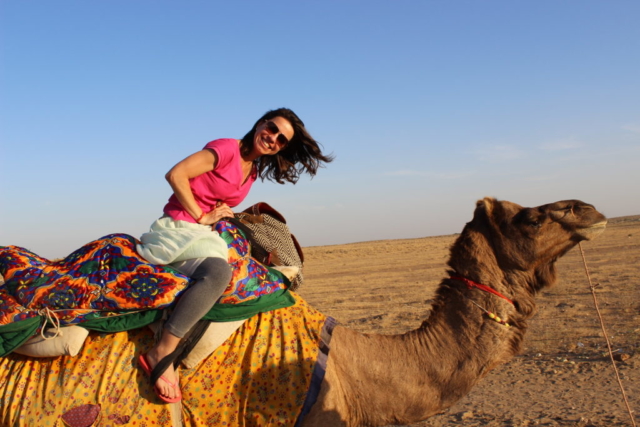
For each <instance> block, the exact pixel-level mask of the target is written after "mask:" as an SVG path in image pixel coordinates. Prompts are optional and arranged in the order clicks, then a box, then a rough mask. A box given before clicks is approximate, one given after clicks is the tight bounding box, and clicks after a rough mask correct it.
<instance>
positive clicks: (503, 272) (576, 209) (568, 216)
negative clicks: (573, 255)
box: [449, 198, 607, 293]
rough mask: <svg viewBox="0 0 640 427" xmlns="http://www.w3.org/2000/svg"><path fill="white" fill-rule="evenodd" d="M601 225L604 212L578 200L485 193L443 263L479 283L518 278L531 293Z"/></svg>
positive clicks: (552, 276) (551, 277)
mask: <svg viewBox="0 0 640 427" xmlns="http://www.w3.org/2000/svg"><path fill="white" fill-rule="evenodd" d="M606 224H607V220H606V218H605V217H604V215H602V214H601V213H600V212H598V211H597V210H596V209H595V208H594V207H593V206H592V205H590V204H588V203H584V202H581V201H580V200H563V201H560V202H555V203H550V204H546V205H542V206H538V207H535V208H524V207H522V206H520V205H518V204H515V203H511V202H507V201H499V200H496V199H494V198H485V199H482V200H479V201H478V202H477V204H476V210H475V212H474V216H473V219H472V220H471V222H469V223H467V225H466V226H465V228H464V230H463V231H462V233H461V235H460V237H459V238H458V240H457V241H456V242H455V243H454V245H453V247H452V249H451V255H452V256H451V259H450V261H449V266H451V267H452V268H453V269H454V270H455V272H456V273H457V274H462V275H465V276H466V277H469V278H470V279H472V280H479V281H481V282H488V283H494V284H495V283H496V282H497V283H504V284H505V285H506V284H507V283H513V282H514V281H518V282H521V281H522V280H521V279H524V280H525V281H526V283H528V288H529V291H531V292H532V293H535V292H537V291H538V290H540V289H541V288H543V287H545V286H549V285H551V284H552V283H553V282H554V281H555V268H554V264H555V261H556V260H557V259H558V258H559V257H561V256H562V255H564V254H565V253H566V252H567V251H569V250H570V249H571V248H573V247H574V246H575V245H577V244H578V243H579V242H580V241H582V240H590V239H593V238H594V237H596V236H597V235H598V234H600V233H602V231H604V228H605V226H606ZM516 278H517V279H518V280H515V279H516Z"/></svg>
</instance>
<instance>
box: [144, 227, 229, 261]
mask: <svg viewBox="0 0 640 427" xmlns="http://www.w3.org/2000/svg"><path fill="white" fill-rule="evenodd" d="M140 242H141V244H139V245H137V249H138V253H139V254H140V255H141V256H142V257H143V258H144V259H146V260H147V261H149V262H151V263H153V264H160V265H165V264H170V263H172V262H178V261H183V260H185V259H192V258H209V257H213V258H222V259H224V260H227V259H229V250H228V246H227V243H226V242H225V241H224V240H223V239H222V237H220V235H219V234H218V233H217V232H216V231H214V230H212V229H211V226H210V225H201V224H195V223H192V222H187V221H180V220H178V221H176V220H173V219H172V218H171V217H162V218H160V219H158V220H156V221H155V222H154V223H153V224H151V229H150V230H149V232H148V233H144V234H143V235H142V236H141V237H140Z"/></svg>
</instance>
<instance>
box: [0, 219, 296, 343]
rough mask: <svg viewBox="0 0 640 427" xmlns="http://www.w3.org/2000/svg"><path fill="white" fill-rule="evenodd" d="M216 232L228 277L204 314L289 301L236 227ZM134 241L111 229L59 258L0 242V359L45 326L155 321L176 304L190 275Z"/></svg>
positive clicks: (221, 316)
mask: <svg viewBox="0 0 640 427" xmlns="http://www.w3.org/2000/svg"><path fill="white" fill-rule="evenodd" d="M215 229H216V231H217V232H218V233H219V234H220V236H221V237H222V238H223V239H224V240H225V242H226V243H227V245H228V248H229V259H228V260H229V264H230V265H231V267H232V271H233V275H232V279H231V281H230V283H229V286H228V287H227V289H226V290H225V292H224V294H223V295H222V297H221V298H220V300H219V301H218V303H217V304H215V305H214V307H213V308H212V309H211V311H210V312H209V313H208V314H207V315H206V316H205V319H208V320H212V321H231V320H240V319H247V318H249V317H251V316H253V315H254V314H256V313H261V312H266V311H269V310H273V309H276V308H282V307H288V306H291V305H292V304H293V303H294V300H293V298H292V297H291V295H290V293H289V291H288V287H289V285H290V284H289V281H288V279H287V278H286V277H284V275H283V274H282V273H280V272H279V271H276V270H274V269H271V268H269V267H266V266H264V265H262V264H260V263H259V262H257V261H256V260H255V259H253V258H251V256H250V253H251V248H250V244H249V242H248V241H247V239H246V238H245V236H244V235H243V233H242V231H241V230H239V229H238V228H237V227H236V226H235V225H233V224H232V223H230V222H227V221H220V222H218V223H217V224H216V226H215ZM138 243H139V242H138V241H137V239H135V238H134V237H132V236H130V235H127V234H110V235H108V236H105V237H102V238H100V239H98V240H94V241H92V242H90V243H88V244H86V245H84V246H83V247H82V248H80V249H78V250H77V251H75V252H73V253H72V254H70V255H69V256H67V257H66V258H64V259H62V260H58V261H50V260H48V259H45V258H42V257H40V256H38V255H36V254H34V253H33V252H31V251H29V250H27V249H24V248H21V247H18V246H0V274H2V276H3V277H4V283H3V284H0V356H3V355H5V354H7V353H9V352H11V351H12V350H13V349H15V348H17V347H19V346H20V345H21V344H22V343H23V342H25V341H26V340H27V339H29V338H30V337H31V336H33V335H34V334H36V333H38V332H40V330H41V329H42V328H43V327H44V326H45V325H46V324H48V323H52V324H54V325H56V326H58V325H60V326H66V325H74V324H80V325H81V326H83V327H85V328H87V329H93V330H97V331H101V332H117V331H125V330H130V329H134V328H138V327H142V326H145V325H148V324H150V323H152V322H154V321H156V320H158V319H160V318H161V317H162V309H164V308H167V307H170V306H172V305H173V304H174V302H175V301H176V299H177V298H179V297H180V295H181V294H182V293H183V292H184V290H185V289H187V287H188V286H189V283H190V279H189V277H187V276H184V275H183V274H181V273H180V272H178V271H177V270H175V269H173V268H171V267H169V266H160V265H154V264H151V263H149V262H147V261H146V260H145V259H144V258H142V257H141V256H140V255H139V254H138V253H137V252H136V244H138Z"/></svg>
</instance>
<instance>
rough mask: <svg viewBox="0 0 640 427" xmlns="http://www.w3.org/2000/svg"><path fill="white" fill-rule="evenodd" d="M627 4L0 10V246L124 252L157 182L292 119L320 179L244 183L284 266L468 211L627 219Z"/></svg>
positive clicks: (632, 52) (27, 4)
mask: <svg viewBox="0 0 640 427" xmlns="http://www.w3.org/2000/svg"><path fill="white" fill-rule="evenodd" d="M638 16H640V3H639V2H637V1H624V0H617V1H615V2H607V1H588V0H587V1H562V2H558V1H545V0H537V1H535V2H534V1H521V2H514V1H511V0H508V1H457V0H452V1H417V0H416V1H402V0H397V1H391V0H389V1H356V0H354V1H322V2H308V1H275V2H258V1H238V2H217V1H184V2H170V1H162V0H160V1H137V0H134V1H131V0H127V1H120V0H110V1H88V0H83V1H65V0H56V1H43V0H34V1H11V0H7V1H3V2H1V3H0V43H1V46H0V65H1V71H0V168H1V170H2V175H1V176H2V177H1V178H0V179H1V180H2V181H1V183H2V185H0V207H1V209H0V221H1V222H2V224H3V225H2V227H0V245H7V244H14V245H18V246H23V247H26V248H28V249H31V250H32V251H34V252H36V253H38V254H40V255H42V256H45V257H49V258H55V257H63V256H66V255H67V254H69V253H70V252H71V251H73V250H75V249H77V248H79V247H80V246H82V245H83V244H85V243H87V242H89V241H91V240H93V239H96V238H99V237H101V236H103V235H105V234H109V233H114V232H123V233H128V234H132V235H134V236H139V235H140V234H142V233H143V232H145V231H146V230H147V228H148V226H149V224H150V223H151V222H152V221H153V220H154V219H156V218H157V217H158V216H159V215H160V214H161V211H162V207H163V206H164V204H165V202H166V200H167V199H168V197H169V196H170V193H171V190H170V187H169V186H168V184H167V183H166V182H165V180H164V174H165V173H166V172H167V171H168V170H169V169H170V168H171V167H172V166H173V165H174V164H175V163H176V162H178V161H179V160H181V159H182V158H184V157H186V156H187V155H189V154H191V153H193V152H195V151H198V150H199V149H201V148H202V146H204V144H206V143H207V142H208V141H210V140H213V139H216V138H221V137H236V138H240V137H242V136H243V135H244V134H245V133H246V132H247V131H248V130H249V128H250V127H251V126H252V125H253V123H254V122H255V120H256V119H257V118H258V117H259V116H260V115H262V114H263V113H264V112H265V111H267V110H269V109H273V108H277V107H281V106H286V107H289V108H292V109H293V110H294V111H296V113H298V115H299V116H300V117H301V118H302V119H303V120H304V121H305V123H306V125H307V128H308V130H309V131H310V133H311V134H312V135H313V136H314V137H315V138H316V139H318V140H319V141H320V142H321V143H322V144H323V146H324V148H325V150H326V151H327V152H332V153H334V154H335V155H336V160H335V161H334V162H333V163H331V164H330V165H328V167H327V168H326V169H322V170H320V171H319V173H318V175H317V176H316V177H315V178H314V179H313V180H310V179H308V178H303V179H302V180H301V181H300V182H299V183H298V184H297V185H295V186H293V185H284V186H281V185H278V184H273V183H270V182H264V183H260V182H258V183H256V185H255V186H254V188H253V190H252V192H251V194H250V195H249V197H248V198H247V199H246V200H245V202H244V203H243V204H242V205H240V206H239V208H240V209H243V208H245V207H247V206H249V205H251V204H253V203H255V202H258V201H266V202H268V203H270V204H271V205H272V206H274V207H276V208H277V209H279V210H280V211H281V212H282V213H283V214H284V215H285V216H286V217H287V219H288V221H289V225H290V227H291V229H292V231H293V232H294V233H295V234H296V235H297V236H298V238H299V240H300V242H301V244H302V245H303V246H316V245H330V244H341V243H349V242H358V241H367V240H380V239H394V238H412V237H424V236H433V235H442V234H451V233H455V232H459V231H460V230H461V229H462V227H463V226H464V224H465V223H466V222H467V221H469V220H470V219H471V216H472V213H473V208H474V205H475V202H476V200H477V199H479V198H482V197H484V196H494V197H497V198H499V199H506V200H510V201H513V202H516V203H519V204H522V205H526V206H537V205H540V204H544V203H548V202H553V201H556V200H562V199H570V198H577V199H582V200H584V201H587V202H589V203H593V204H595V205H596V207H597V208H598V209H600V210H601V211H602V212H604V213H605V214H606V215H608V216H611V217H614V216H622V215H635V214H640V197H639V196H638V194H640V193H639V192H638V188H637V187H638V183H640V167H639V166H640V84H639V83H640V81H639V80H640V78H639V77H638V76H640V55H639V54H638V52H640V25H638V23H637V17H638Z"/></svg>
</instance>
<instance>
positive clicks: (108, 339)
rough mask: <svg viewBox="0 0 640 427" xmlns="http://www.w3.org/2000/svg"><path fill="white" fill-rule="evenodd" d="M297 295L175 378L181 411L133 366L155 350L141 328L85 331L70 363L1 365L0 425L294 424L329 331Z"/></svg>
mask: <svg viewBox="0 0 640 427" xmlns="http://www.w3.org/2000/svg"><path fill="white" fill-rule="evenodd" d="M294 296H295V299H296V301H297V302H296V304H295V305H293V306H291V307H287V308H282V309H278V310H275V311H270V312H267V313H260V314H257V315H255V316H254V317H252V318H250V319H249V320H247V321H246V322H245V323H244V325H243V326H241V327H240V329H239V330H238V331H237V332H236V333H235V334H234V335H232V336H231V337H230V338H229V339H228V340H227V341H226V342H225V343H224V344H222V346H221V347H220V348H218V349H217V350H216V351H215V352H213V353H212V354H211V355H210V356H209V357H208V358H206V359H204V360H203V361H202V362H201V363H200V364H199V365H198V366H197V367H195V368H194V369H190V370H184V369H183V370H180V371H179V376H180V387H181V389H182V394H183V396H184V398H183V400H182V403H181V405H182V407H181V408H180V407H179V406H178V407H175V406H174V405H167V404H163V403H162V402H161V401H160V400H159V399H158V398H157V397H156V396H155V394H154V392H153V389H152V387H151V386H150V385H149V381H148V378H147V377H146V376H145V374H144V372H143V370H142V369H141V368H140V366H139V365H138V362H137V360H138V356H139V355H140V354H141V353H145V352H147V351H148V350H149V348H151V346H152V345H153V337H152V334H151V332H150V331H149V330H148V328H143V329H137V330H133V331H129V332H121V333H115V334H101V333H96V332H91V333H90V335H89V337H88V338H87V341H85V344H84V347H83V349H82V351H81V353H80V354H79V355H78V356H75V357H70V356H64V357H57V358H48V359H34V358H29V357H25V356H20V355H17V354H10V355H8V356H6V357H4V358H0V384H2V385H3V386H2V387H1V388H0V425H3V426H4V425H6V426H57V425H63V423H62V422H61V421H60V420H61V418H64V419H65V420H69V419H74V418H79V417H82V418H83V420H84V421H83V422H84V424H82V425H93V426H97V427H100V426H103V427H104V426H117V425H124V424H126V425H135V426H159V427H170V426H173V425H184V426H202V427H205V426H225V425H226V426H246V427H251V426H256V427H258V426H259V427H265V426H293V425H294V424H295V423H296V420H297V419H298V417H299V416H300V414H301V413H302V412H303V403H304V405H305V406H307V403H308V401H307V399H309V398H311V397H312V396H313V395H314V392H313V391H310V390H309V388H310V386H311V384H312V378H314V381H315V379H319V381H321V380H322V378H323V372H324V370H323V369H322V367H321V366H320V365H321V364H320V363H317V362H321V359H323V356H324V360H326V354H324V353H322V352H321V351H320V348H321V347H322V348H326V347H327V346H328V345H329V340H330V336H331V330H332V327H333V326H332V325H333V319H331V318H327V317H325V316H324V315H322V314H321V313H319V312H318V311H316V310H315V309H313V308H312V307H310V306H309V305H307V304H306V302H305V301H304V300H302V299H301V298H300V297H299V296H297V295H294ZM316 385H318V384H316ZM34 390H38V391H37V392H34ZM312 390H313V388H312ZM305 401H307V403H305ZM177 405H180V404H177ZM180 419H181V420H180ZM180 421H181V422H182V424H178V423H179V422H180ZM65 425H80V424H69V423H67V424H65Z"/></svg>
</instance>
